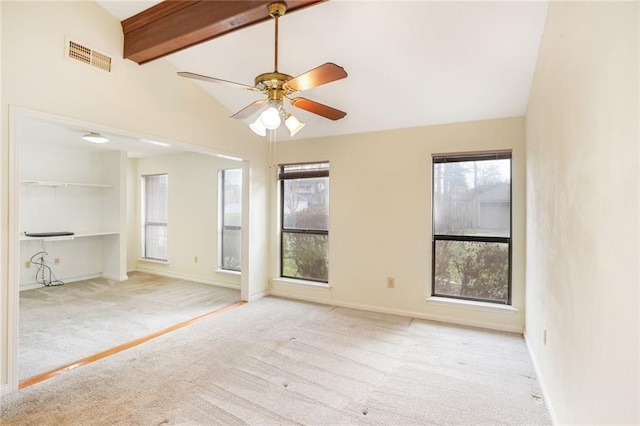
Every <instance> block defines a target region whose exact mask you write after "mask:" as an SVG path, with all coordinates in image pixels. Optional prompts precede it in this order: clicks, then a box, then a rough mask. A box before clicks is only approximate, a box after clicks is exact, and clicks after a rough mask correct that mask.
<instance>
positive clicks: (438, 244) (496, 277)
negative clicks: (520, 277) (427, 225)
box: [431, 153, 511, 304]
mask: <svg viewBox="0 0 640 426" xmlns="http://www.w3.org/2000/svg"><path fill="white" fill-rule="evenodd" d="M432 271H433V272H432V273H433V280H432V291H431V293H432V295H433V296H444V297H452V298H459V299H469V300H478V301H484V302H493V303H502V304H511V153H494V154H477V155H465V156H435V157H434V159H433V264H432Z"/></svg>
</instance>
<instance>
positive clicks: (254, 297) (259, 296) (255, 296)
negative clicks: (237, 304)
mask: <svg viewBox="0 0 640 426" xmlns="http://www.w3.org/2000/svg"><path fill="white" fill-rule="evenodd" d="M270 294H271V292H270V291H269V290H265V291H261V292H260V293H256V294H252V295H251V296H249V302H255V301H256V300H258V299H262V298H263V297H267V296H269V295H270Z"/></svg>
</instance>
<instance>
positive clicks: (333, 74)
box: [178, 1, 347, 137]
mask: <svg viewBox="0 0 640 426" xmlns="http://www.w3.org/2000/svg"><path fill="white" fill-rule="evenodd" d="M267 10H268V12H269V15H270V16H271V17H272V18H273V19H274V22H275V54H274V71H273V72H267V73H263V74H260V75H258V76H257V77H256V78H255V81H254V86H248V85H245V84H241V83H234V82H232V81H228V80H222V79H219V78H214V77H207V76H204V75H200V74H194V73H190V72H179V73H178V75H179V76H181V77H187V78H192V79H196V80H202V81H207V82H212V83H219V84H226V85H232V86H236V87H240V88H243V89H245V90H249V91H253V92H258V93H261V94H263V95H267V98H266V99H262V100H258V101H254V102H252V103H251V104H249V105H247V106H246V107H244V108H243V109H241V110H240V111H238V112H236V113H235V114H233V115H232V116H231V118H235V119H245V118H249V117H251V116H252V115H254V114H256V113H257V112H259V111H261V113H260V115H259V116H258V118H257V119H256V120H255V121H254V122H252V123H251V124H250V125H249V128H250V129H251V130H252V131H253V132H254V133H256V134H257V135H260V136H266V133H267V132H266V131H267V130H272V131H275V130H277V129H278V128H279V127H280V126H281V124H282V122H283V121H284V123H285V126H286V127H287V129H288V130H289V134H290V136H291V137H293V136H295V135H296V133H298V132H299V131H300V130H301V129H302V128H303V127H304V126H305V123H302V122H300V121H299V120H298V119H297V118H296V117H294V116H293V115H292V114H291V113H288V112H287V111H286V110H285V109H284V99H287V100H288V101H289V103H290V104H291V106H293V107H296V108H300V109H302V110H305V111H307V112H311V113H313V114H317V115H320V116H322V117H325V118H328V119H329V120H340V119H341V118H343V117H345V116H346V115H347V113H346V112H344V111H340V110H338V109H335V108H333V107H330V106H327V105H323V104H321V103H319V102H315V101H312V100H310V99H306V98H300V97H295V98H291V97H290V95H292V94H295V93H298V92H301V91H303V90H308V89H311V88H314V87H318V86H320V85H323V84H327V83H331V82H333V81H336V80H340V79H343V78H345V77H347V73H346V71H345V70H344V68H342V67H340V66H338V65H336V64H334V63H331V62H327V63H325V64H323V65H320V66H319V67H316V68H314V69H312V70H310V71H307V72H305V73H303V74H301V75H299V76H297V77H295V78H294V77H292V76H290V75H289V74H284V73H281V72H278V19H279V18H280V17H282V16H284V14H285V13H286V11H287V4H286V3H285V2H283V1H277V2H273V3H269V4H268V5H267Z"/></svg>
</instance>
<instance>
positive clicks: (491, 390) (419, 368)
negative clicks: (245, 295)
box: [0, 297, 550, 425]
mask: <svg viewBox="0 0 640 426" xmlns="http://www.w3.org/2000/svg"><path fill="white" fill-rule="evenodd" d="M0 420H1V421H0V423H2V424H7V425H25V424H30V425H134V424H135V425H158V424H179V425H216V424H231V425H243V424H253V425H270V424H310V425H311V424H315V425H338V424H379V425H425V424H440V425H452V424H470V425H478V424H487V425H496V424H513V425H523V424H549V423H550V419H549V416H548V414H547V411H546V408H545V406H544V403H543V401H542V399H541V393H540V389H539V386H538V382H537V380H536V378H535V374H534V371H533V368H532V365H531V362H530V359H529V356H528V354H527V350H526V346H525V343H524V341H523V339H522V337H521V336H516V335H511V334H504V333H496V332H488V331H482V330H476V329H470V328H464V327H458V326H450V325H444V324H439V323H433V322H428V321H423V320H412V319H410V318H404V317H398V316H392V315H384V314H376V313H370V312H362V311H356V310H350V309H343V308H335V307H330V306H322V305H315V304H310V303H302V302H296V301H290V300H285V299H278V298H272V297H269V298H264V299H260V300H258V301H256V302H252V303H249V304H246V305H243V306H241V307H238V308H236V309H233V310H231V311H228V312H225V313H223V314H221V315H218V316H215V317H212V318H208V319H205V320H203V321H201V322H198V323H196V324H194V325H191V326H189V327H186V328H183V329H181V330H179V331H176V332H174V333H171V334H168V335H165V336H162V337H160V338H158V339H156V340H153V341H150V342H147V343H145V344H143V345H140V346H137V347H135V348H133V349H131V350H128V351H125V352H122V353H120V354H118V355H115V356H113V357H109V358H106V359H104V360H101V361H99V362H96V363H93V364H90V365H87V366H84V367H81V368H78V369H76V370H72V371H70V372H68V373H65V374H62V375H60V376H57V377H55V378H53V379H50V380H47V381H45V382H42V383H39V384H37V385H34V386H31V387H28V388H26V389H24V390H22V391H20V392H17V393H14V394H11V395H8V396H6V397H5V398H4V399H3V400H2V410H1V417H0Z"/></svg>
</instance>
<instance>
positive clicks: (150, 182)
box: [18, 114, 242, 382]
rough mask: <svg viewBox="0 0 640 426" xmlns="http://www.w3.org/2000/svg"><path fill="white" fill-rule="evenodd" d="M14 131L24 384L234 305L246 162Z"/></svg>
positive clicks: (53, 131) (70, 128)
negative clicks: (17, 152)
mask: <svg viewBox="0 0 640 426" xmlns="http://www.w3.org/2000/svg"><path fill="white" fill-rule="evenodd" d="M19 135H20V142H19V147H20V171H19V175H20V213H19V215H20V230H21V232H20V237H19V238H20V259H21V270H20V275H21V278H20V332H19V342H20V343H19V357H18V369H19V370H18V371H19V379H20V381H21V382H23V381H25V380H27V379H30V378H32V377H34V376H36V375H39V374H42V373H47V372H49V371H52V370H55V369H56V368H60V367H63V366H66V365H69V364H73V363H74V362H77V361H79V360H82V359H84V358H87V357H90V356H94V355H95V354H98V353H101V352H104V351H106V350H110V349H112V348H114V347H117V346H119V345H123V344H126V343H127V342H130V341H134V340H135V339H138V338H142V337H144V336H147V335H149V334H151V333H156V332H159V331H161V330H163V329H166V328H167V327H170V326H175V325H176V324H179V323H181V322H184V321H187V320H191V319H192V318H195V317H198V316H201V315H204V314H207V313H210V312H213V311H216V310H218V309H221V308H223V307H225V306H229V305H230V304H233V303H235V302H238V301H240V278H241V272H240V269H241V233H242V227H241V221H242V163H241V161H239V160H234V159H229V158H221V157H219V156H215V155H213V154H204V153H195V152H189V151H187V150H185V149H184V148H181V147H179V146H175V145H173V146H172V145H171V144H170V143H167V142H161V141H154V140H147V139H142V140H141V139H136V138H132V137H124V136H122V135H118V134H114V133H103V134H99V133H97V132H88V131H87V130H86V126H85V127H80V126H78V125H77V124H75V123H69V122H65V121H64V120H59V121H56V120H55V119H51V120H47V119H46V118H42V117H36V116H29V115H28V114H26V116H25V117H24V118H23V119H22V120H21V121H20V131H19ZM182 206H190V208H186V209H185V208H181V207H182Z"/></svg>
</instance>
